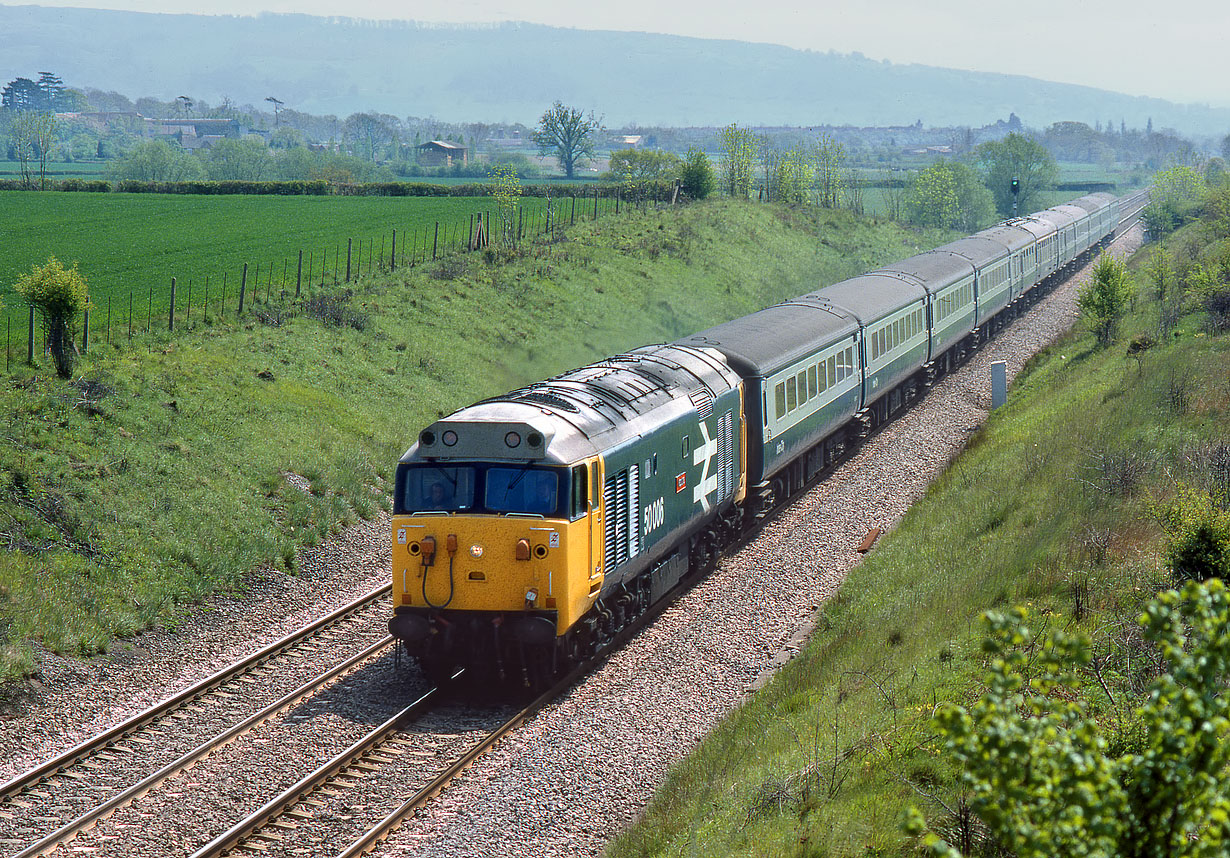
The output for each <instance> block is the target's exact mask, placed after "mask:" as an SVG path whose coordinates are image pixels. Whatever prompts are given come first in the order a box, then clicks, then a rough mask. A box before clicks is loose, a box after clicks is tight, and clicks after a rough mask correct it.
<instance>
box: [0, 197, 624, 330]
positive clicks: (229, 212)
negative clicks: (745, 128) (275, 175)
mask: <svg viewBox="0 0 1230 858" xmlns="http://www.w3.org/2000/svg"><path fill="white" fill-rule="evenodd" d="M545 205H546V203H545V201H544V200H542V199H540V198H531V197H526V198H523V199H522V201H521V208H522V211H523V217H524V219H525V231H526V233H527V234H529V233H530V232H531V231H532V230H534V229H539V230H540V229H541V228H542V225H543V217H544V210H545ZM556 205H557V206H560V205H561V204H560V203H559V202H558V201H557V203H556ZM599 205H600V211H602V212H605V211H606V210H607V208H608V207H613V205H614V202H613V201H611V200H605V199H604V200H601V201H600V203H599ZM562 206H563V207H562V209H557V211H559V213H560V214H559V216H561V217H568V216H569V215H570V213H571V208H570V206H571V202H570V201H564V203H563V204H562ZM479 212H483V213H487V214H490V215H491V216H495V215H496V203H495V200H494V199H492V198H489V197H481V198H479V197H312V196H305V197H278V196H187V195H173V194H117V193H112V194H86V193H63V192H53V191H48V192H35V191H4V192H0V248H2V249H0V300H3V301H4V304H5V309H4V313H5V314H14V313H16V312H17V311H18V310H19V307H18V302H17V301H16V300H14V298H13V283H14V282H15V281H16V279H17V277H18V276H20V275H21V274H23V273H25V272H27V271H29V270H30V267H31V266H32V265H35V264H41V263H43V262H45V261H46V260H47V258H48V257H49V256H53V255H54V256H56V257H57V258H58V259H60V260H61V261H62V262H64V263H65V264H70V263H72V262H79V263H80V269H81V273H82V274H84V275H85V277H86V278H87V280H88V281H89V283H90V293H91V297H92V300H93V301H94V303H95V306H96V307H100V306H104V305H105V302H106V301H107V298H108V297H110V298H111V299H112V300H113V301H114V302H115V303H116V306H117V307H118V306H119V305H120V304H123V306H124V307H127V305H128V301H129V295H130V293H132V294H133V295H134V296H135V303H136V304H137V306H139V307H142V308H147V306H148V298H147V297H146V296H147V295H149V294H150V290H151V289H152V290H153V301H152V303H153V306H154V308H155V309H157V308H160V307H161V308H165V307H166V306H167V294H168V291H169V284H170V280H171V278H172V277H176V278H177V279H178V285H177V296H178V297H177V303H178V304H180V305H182V304H183V302H184V301H185V300H186V292H187V287H188V284H189V283H190V282H191V283H192V284H193V286H194V288H195V289H196V292H195V294H194V295H193V302H194V303H199V302H200V300H201V298H202V297H203V294H204V290H203V285H204V282H205V278H206V277H209V278H210V281H211V290H212V297H211V300H216V299H217V298H218V297H219V295H220V292H221V289H220V284H221V283H222V282H223V277H224V275H225V277H226V280H227V282H228V283H229V284H230V285H229V289H230V294H229V300H230V302H231V304H232V305H233V304H234V302H235V300H236V297H235V296H236V289H237V285H236V284H237V283H238V279H239V277H240V275H241V272H242V270H243V266H244V263H248V264H249V266H250V271H249V275H248V276H249V280H248V282H249V285H254V284H255V283H256V275H257V267H258V266H259V267H260V284H261V288H262V289H265V288H268V286H267V281H268V280H269V279H270V274H271V273H272V279H273V288H274V289H278V288H280V286H281V284H282V277H283V274H284V272H286V276H287V277H288V278H289V284H290V286H291V288H293V287H294V283H295V279H294V278H295V275H296V267H297V263H298V253H299V251H300V250H302V251H303V264H304V282H305V284H309V283H317V284H319V283H320V282H321V281H322V279H323V280H327V281H328V282H332V281H333V278H334V275H335V273H336V274H337V276H338V277H343V278H344V276H345V271H346V244H347V240H349V239H353V252H352V260H353V261H352V264H353V270H354V271H355V273H358V272H359V270H360V268H361V270H362V271H364V272H366V271H367V270H368V269H369V268H370V267H372V266H376V267H378V265H379V261H380V259H381V256H382V254H383V257H384V258H385V259H386V260H387V259H388V257H389V255H390V254H391V253H392V249H393V248H392V240H393V230H394V229H396V230H397V244H398V248H397V249H398V257H399V264H402V263H403V262H404V261H407V260H408V258H409V256H410V255H411V254H412V253H413V254H416V255H417V257H418V258H419V259H422V258H423V256H424V254H425V255H426V256H427V257H428V258H430V257H431V252H432V246H433V243H435V242H436V240H437V237H436V232H435V230H436V223H437V222H438V223H439V238H438V242H439V245H438V246H439V250H440V251H441V252H443V251H444V250H445V248H446V247H449V246H452V245H454V244H458V245H464V244H465V242H466V241H467V240H468V239H469V230H470V218H471V216H472V215H474V214H476V213H479ZM582 215H584V216H586V217H592V215H593V201H592V200H590V201H589V202H588V203H584V204H583V203H582V201H580V200H578V201H577V217H578V218H580V217H581V216H582ZM14 318H16V317H15V316H14ZM96 318H97V317H96ZM14 324H15V326H16V323H14Z"/></svg>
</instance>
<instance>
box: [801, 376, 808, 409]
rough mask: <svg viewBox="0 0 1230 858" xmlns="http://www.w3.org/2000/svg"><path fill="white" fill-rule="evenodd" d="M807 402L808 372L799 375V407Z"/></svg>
mask: <svg viewBox="0 0 1230 858" xmlns="http://www.w3.org/2000/svg"><path fill="white" fill-rule="evenodd" d="M806 401H807V370H802V371H801V372H800V373H799V405H802V404H803V403H804V402H806Z"/></svg>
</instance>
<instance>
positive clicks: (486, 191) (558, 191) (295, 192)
mask: <svg viewBox="0 0 1230 858" xmlns="http://www.w3.org/2000/svg"><path fill="white" fill-rule="evenodd" d="M47 186H48V188H49V189H51V190H57V191H78V192H87V193H109V192H115V193H123V194H266V195H278V196H357V197H487V196H493V195H494V194H495V192H496V190H497V187H496V185H493V184H488V183H480V182H473V183H470V184H465V185H436V184H432V183H430V182H370V183H365V184H334V183H330V182H325V181H310V182H309V181H297V180H296V181H280V182H240V181H225V182H196V181H194V182H141V181H136V180H133V179H124V180H122V181H119V182H108V181H105V180H102V179H61V180H59V181H50V182H48V183H47ZM0 190H4V191H19V190H24V186H23V185H22V182H21V181H20V180H19V179H5V180H0ZM674 191H675V183H674V182H669V181H659V182H638V183H637V184H636V185H634V186H631V187H629V186H624V185H585V186H578V185H523V186H522V187H521V193H522V195H523V196H527V197H548V196H550V197H571V196H574V195H575V196H578V197H591V198H592V197H593V196H595V195H597V196H601V197H607V198H611V197H615V196H616V195H619V196H622V197H624V198H632V199H637V200H642V199H644V200H669V199H670V198H671V196H672V194H673V193H674Z"/></svg>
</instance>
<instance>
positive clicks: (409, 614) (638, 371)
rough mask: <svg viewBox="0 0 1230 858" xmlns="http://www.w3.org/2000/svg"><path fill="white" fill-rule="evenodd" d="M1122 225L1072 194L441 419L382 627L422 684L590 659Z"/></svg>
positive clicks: (404, 530) (412, 452)
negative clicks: (415, 663) (421, 673)
mask: <svg viewBox="0 0 1230 858" xmlns="http://www.w3.org/2000/svg"><path fill="white" fill-rule="evenodd" d="M1118 224H1119V207H1118V201H1117V200H1116V199H1115V198H1114V197H1113V196H1111V195H1109V194H1093V195H1090V196H1086V197H1082V198H1081V199H1078V200H1075V201H1073V202H1072V203H1070V204H1068V205H1063V206H1056V207H1054V208H1051V209H1047V210H1045V211H1041V212H1037V213H1035V214H1032V215H1029V216H1026V217H1020V218H1014V219H1012V220H1009V221H1005V222H1003V223H1000V224H997V225H996V226H994V227H991V228H989V229H986V230H983V231H982V232H979V233H977V234H975V235H973V236H970V237H968V238H964V239H961V240H959V241H954V242H951V243H950V244H946V245H944V246H942V247H938V248H936V249H934V250H931V251H928V252H926V253H922V254H919V255H917V256H913V257H910V258H908V259H905V260H902V261H901V262H898V263H895V264H893V265H889V266H886V267H884V268H879V269H877V270H875V271H872V272H869V273H867V274H864V275H861V276H859V277H855V278H853V279H850V280H846V281H843V282H841V283H836V284H834V285H832V286H828V287H826V288H823V289H819V290H816V291H812V292H808V293H806V294H803V295H800V296H798V297H796V298H791V299H789V300H787V301H783V302H782V303H780V304H777V305H775V306H772V307H768V308H766V309H764V310H760V311H759V312H756V313H752V314H751V315H749V316H745V317H743V318H741V319H736V320H734V321H731V322H726V323H724V324H721V325H717V326H715V327H713V328H710V329H708V330H706V331H702V332H700V333H697V334H694V335H692V336H689V337H686V338H684V339H682V340H680V341H677V342H674V343H668V344H664V345H653V346H645V347H642V348H639V349H635V350H633V351H631V352H629V353H627V354H622V355H617V356H615V357H611V358H607V359H606V360H603V361H600V362H598V363H595V364H591V365H589V366H584V367H581V368H579V369H576V370H572V371H570V372H567V373H564V374H563V375H560V376H557V377H555V378H552V379H548V380H546V381H541V382H537V383H535V384H531V385H529V386H528V387H525V388H523V389H521V390H517V391H513V392H512V393H508V394H506V395H504V396H498V397H495V398H493V399H489V400H486V401H483V402H479V403H477V404H475V405H471V406H468V407H466V408H462V409H461V410H459V411H457V412H455V413H453V414H450V415H449V416H447V417H445V418H443V419H441V420H438V421H436V422H435V423H433V424H432V425H430V426H428V427H427V428H426V429H424V430H423V431H422V432H420V433H419V436H418V440H417V442H416V443H415V444H414V445H413V446H411V447H410V449H409V450H408V451H407V452H406V454H405V455H404V456H403V457H402V458H401V460H400V462H399V464H398V467H397V471H396V477H395V482H394V510H393V520H392V593H393V604H394V609H393V616H392V617H391V618H390V620H389V630H390V632H391V634H392V635H393V636H394V637H395V638H397V639H398V640H399V641H401V642H402V643H403V644H404V646H405V648H406V649H407V651H408V652H410V653H411V654H412V655H414V656H415V657H417V659H418V660H419V662H420V664H421V665H422V666H423V668H424V669H425V670H426V671H427V672H428V673H429V674H432V675H439V674H445V673H448V672H451V671H452V670H454V669H455V668H457V667H469V668H478V669H479V670H480V671H481V672H490V673H492V674H494V675H498V676H501V677H505V678H513V679H520V680H524V681H528V682H531V683H536V682H540V681H543V680H545V679H546V678H548V677H549V676H551V675H554V674H556V673H558V672H560V671H562V670H563V669H565V668H566V667H570V666H571V665H573V664H576V663H578V662H581V661H584V660H586V659H588V658H592V657H593V656H594V655H596V654H597V653H598V652H600V651H601V650H602V649H603V647H605V646H606V645H607V644H609V643H610V641H611V640H612V639H613V638H614V636H615V635H616V634H618V632H619V631H620V630H621V629H622V628H624V627H625V626H627V625H628V624H629V623H630V622H631V621H632V620H633V619H635V618H636V617H637V616H639V615H640V614H642V613H644V612H645V611H646V610H647V609H648V608H649V607H650V606H651V605H652V604H653V603H654V602H656V601H657V600H659V599H660V598H662V597H663V596H664V595H665V594H666V593H668V592H669V591H671V590H672V589H673V588H675V587H676V586H677V585H678V584H679V583H680V582H681V581H683V580H684V579H685V578H688V577H689V576H698V575H701V574H703V573H704V572H706V571H708V570H709V569H711V568H712V567H713V565H714V564H715V562H716V560H717V557H718V556H719V554H720V552H721V550H722V549H723V548H724V547H725V546H727V545H728V544H730V543H731V542H732V541H733V540H734V539H736V538H737V537H738V536H739V535H741V534H743V533H745V532H747V531H748V530H749V529H751V528H753V527H754V526H755V524H756V523H757V522H758V521H759V520H761V519H763V518H764V516H765V515H767V514H768V513H769V512H770V511H771V510H772V509H773V508H774V507H775V506H777V505H778V504H780V503H782V502H783V501H784V500H785V499H787V498H789V497H790V496H791V495H793V494H795V493H796V492H798V491H799V490H800V489H802V488H803V487H804V486H805V485H806V484H807V483H808V482H810V481H811V480H813V479H814V478H815V477H816V476H817V475H818V474H820V473H821V472H822V471H824V470H825V468H827V467H828V466H830V465H832V464H833V463H834V462H836V461H837V460H839V459H840V458H841V457H842V456H843V455H844V454H845V453H846V452H847V451H848V450H849V448H850V447H851V445H852V444H854V443H857V441H858V440H859V439H861V438H864V437H866V436H867V435H868V434H869V433H870V432H872V431H874V429H875V428H876V427H877V426H879V425H880V424H882V423H883V422H885V421H887V420H889V419H891V418H892V417H893V416H894V415H895V414H896V413H897V412H898V411H900V410H901V409H902V408H904V407H905V406H906V405H908V404H909V402H910V401H912V400H913V399H914V398H916V397H917V396H919V395H920V394H921V393H922V392H923V391H924V390H925V389H926V388H927V387H929V386H930V385H931V384H932V383H933V382H934V381H935V380H936V378H938V377H939V376H940V375H942V374H943V373H945V372H947V371H949V370H950V369H951V368H952V367H953V366H954V365H955V364H957V363H959V362H960V361H961V360H962V359H964V358H965V357H966V356H967V355H968V354H969V353H970V352H971V351H972V350H974V349H976V348H977V347H978V345H979V344H980V343H982V342H984V341H985V340H986V339H987V338H989V337H990V336H992V335H994V333H995V332H996V331H998V330H999V329H1000V328H1001V327H1002V326H1003V325H1004V324H1006V323H1007V322H1008V321H1009V320H1010V319H1011V318H1012V317H1014V316H1015V315H1016V314H1017V313H1018V312H1019V311H1020V310H1021V309H1022V308H1024V307H1026V306H1028V305H1029V304H1031V303H1032V302H1033V301H1034V300H1036V298H1037V297H1038V295H1039V294H1041V292H1042V291H1043V288H1042V287H1044V286H1046V285H1048V283H1049V282H1050V281H1052V280H1054V279H1056V278H1058V277H1060V276H1063V275H1064V274H1065V272H1067V271H1068V270H1070V269H1071V268H1072V267H1074V266H1075V265H1076V264H1077V263H1078V262H1079V261H1080V260H1081V259H1082V258H1083V257H1085V256H1086V255H1087V254H1088V253H1090V252H1091V251H1092V250H1093V249H1094V248H1096V247H1097V246H1099V245H1101V244H1104V243H1105V242H1107V241H1109V240H1110V238H1112V237H1113V236H1114V232H1115V229H1116V228H1117V226H1118Z"/></svg>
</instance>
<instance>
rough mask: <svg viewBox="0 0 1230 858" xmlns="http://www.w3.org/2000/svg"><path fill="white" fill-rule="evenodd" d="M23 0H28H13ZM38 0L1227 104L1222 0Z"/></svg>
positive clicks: (1228, 21)
mask: <svg viewBox="0 0 1230 858" xmlns="http://www.w3.org/2000/svg"><path fill="white" fill-rule="evenodd" d="M8 2H9V3H10V4H11V5H17V4H18V3H21V2H22V0H8ZM36 5H40V6H80V7H86V8H105V9H129V10H133V11H140V12H191V13H198V14H229V15H251V14H255V13H256V12H259V11H270V12H303V13H306V14H311V15H340V16H346V17H354V18H385V19H401V20H416V21H436V22H445V23H471V22H488V21H530V22H534V23H541V24H549V25H552V26H561V27H577V28H580V29H586V30H632V31H644V32H652V33H672V34H676V35H683V36H699V37H702V38H718V39H741V40H746V41H754V42H769V43H773V44H780V45H788V46H790V47H793V48H802V49H807V50H816V51H827V50H837V51H841V52H843V53H850V52H854V51H860V52H862V53H863V54H865V55H866V56H868V57H871V58H873V59H877V60H878V59H889V60H892V61H893V62H899V63H907V62H917V63H924V64H927V65H935V66H947V67H951V68H961V69H975V70H978V71H993V72H1006V73H1010V74H1023V75H1029V76H1031V77H1038V78H1042V79H1044V80H1054V81H1062V82H1065V83H1077V84H1085V85H1088V86H1095V87H1099V88H1103V89H1112V90H1116V91H1119V92H1126V93H1129V94H1132V95H1151V96H1157V97H1160V98H1166V99H1169V100H1171V101H1177V102H1180V103H1185V104H1186V103H1208V104H1211V105H1214V106H1219V107H1230V49H1228V40H1230V3H1227V2H1226V0H1173V2H1164V3H1157V2H1152V3H1148V4H1146V3H1144V2H1141V0H1126V2H1124V0H1068V2H1058V3H1057V2H1054V0H1045V2H1034V3H1006V2H988V0H864V2H859V0H841V1H840V2H832V0H812V2H808V3H801V2H797V0H793V2H787V0H754V2H744V3H738V4H735V3H702V2H698V0H569V1H568V2H565V0H515V2H513V0H448V2H439V0H436V2H430V3H429V2H424V0H411V2H395V0H58V2H48V3H38V4H36Z"/></svg>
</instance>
